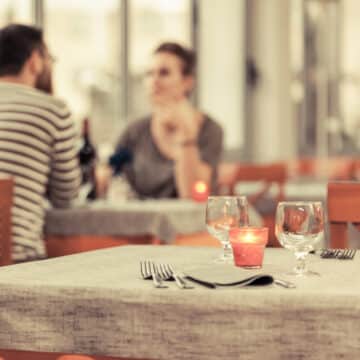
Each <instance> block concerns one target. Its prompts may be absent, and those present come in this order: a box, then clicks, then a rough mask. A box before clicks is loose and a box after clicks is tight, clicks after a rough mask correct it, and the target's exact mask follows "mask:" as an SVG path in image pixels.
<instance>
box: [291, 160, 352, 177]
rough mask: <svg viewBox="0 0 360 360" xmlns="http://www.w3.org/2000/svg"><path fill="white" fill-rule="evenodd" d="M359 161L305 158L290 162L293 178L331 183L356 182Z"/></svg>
mask: <svg viewBox="0 0 360 360" xmlns="http://www.w3.org/2000/svg"><path fill="white" fill-rule="evenodd" d="M358 165H359V163H358V161H357V160H355V159H354V158H352V157H346V156H337V157H326V158H318V157H317V158H313V157H305V158H298V159H295V160H292V161H289V162H288V167H289V174H290V175H291V177H295V178H296V177H304V176H305V177H314V178H323V179H329V180H330V181H339V180H355V179H356V174H355V173H356V171H357V170H358Z"/></svg>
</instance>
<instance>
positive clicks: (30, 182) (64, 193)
mask: <svg viewBox="0 0 360 360" xmlns="http://www.w3.org/2000/svg"><path fill="white" fill-rule="evenodd" d="M76 141H77V137H76V132H75V128H74V124H73V122H72V120H71V118H70V112H69V110H68V108H67V107H66V106H65V104H64V103H63V102H62V101H60V100H58V99H56V98H54V97H52V96H50V95H47V94H45V93H43V92H41V91H39V90H36V89H33V88H31V87H28V86H25V85H19V84H14V83H9V82H0V175H1V174H5V175H10V176H12V177H13V178H14V180H15V188H14V199H13V209H12V241H13V253H12V257H13V261H15V262H17V261H27V260H34V259H40V258H44V257H46V249H45V244H44V241H43V225H44V217H45V209H46V206H47V203H48V200H50V203H51V204H52V205H53V206H55V207H68V206H69V205H70V204H71V201H72V200H73V199H74V198H75V197H76V196H77V193H78V190H79V186H80V170H79V165H78V158H77V151H76ZM47 199H48V200H47Z"/></svg>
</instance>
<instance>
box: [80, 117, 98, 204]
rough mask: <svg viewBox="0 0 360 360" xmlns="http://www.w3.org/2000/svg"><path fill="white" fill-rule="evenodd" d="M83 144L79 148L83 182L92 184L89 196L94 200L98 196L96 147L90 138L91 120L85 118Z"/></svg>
mask: <svg viewBox="0 0 360 360" xmlns="http://www.w3.org/2000/svg"><path fill="white" fill-rule="evenodd" d="M82 140H83V143H82V146H81V148H80V150H79V162H80V166H81V170H82V184H83V185H85V184H89V185H91V190H90V191H89V193H88V196H87V198H88V199H89V200H93V199H95V198H96V184H95V165H96V149H95V146H94V145H93V144H92V142H91V138H90V120H89V118H85V119H84V122H83V127H82Z"/></svg>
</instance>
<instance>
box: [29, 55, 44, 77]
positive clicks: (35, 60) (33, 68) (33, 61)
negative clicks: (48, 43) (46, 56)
mask: <svg viewBox="0 0 360 360" xmlns="http://www.w3.org/2000/svg"><path fill="white" fill-rule="evenodd" d="M25 64H26V66H28V69H29V71H30V72H31V73H32V74H33V75H35V76H36V75H38V74H40V73H41V72H42V69H43V66H44V61H43V58H42V56H41V55H40V52H39V51H38V50H33V52H32V53H31V55H30V57H29V59H28V60H27V61H26V63H25Z"/></svg>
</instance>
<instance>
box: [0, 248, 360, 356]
mask: <svg viewBox="0 0 360 360" xmlns="http://www.w3.org/2000/svg"><path fill="white" fill-rule="evenodd" d="M219 251H220V249H216V248H210V247H176V246H172V245H164V246H150V245H137V246H134V245H129V246H122V247H114V248H109V249H101V250H96V251H90V252H85V253H81V254H75V255H70V256H64V257H58V258H54V259H47V260H42V261H36V262H31V263H22V264H16V265H11V266H4V267H1V268H0V304H1V311H0V349H3V350H8V351H10V350H12V351H14V350H16V351H31V352H48V353H49V352H50V353H51V352H56V353H75V354H90V355H99V356H100V355H101V356H110V357H114V358H131V359H159V360H168V359H172V360H184V359H196V360H215V359H219V358H221V359H228V360H232V359H234V360H235V359H236V360H237V359H265V358H266V359H276V360H278V359H314V360H315V359H316V360H319V359H335V358H341V359H356V358H357V356H358V354H359V353H360V335H359V334H360V322H359V321H358V317H359V316H360V258H359V257H358V256H355V258H354V259H353V260H339V259H322V258H320V256H319V255H316V254H314V255H312V254H310V255H309V256H308V266H309V267H310V269H311V270H312V271H313V272H316V273H318V274H317V275H314V276H309V277H294V276H290V275H288V272H289V270H290V269H291V268H292V267H293V266H294V263H295V257H294V255H293V253H292V252H291V251H289V250H285V249H281V248H280V249H279V248H267V249H265V255H264V262H263V267H262V269H261V270H251V269H248V270H246V269H242V268H236V267H235V266H234V265H233V264H217V263H215V262H214V258H215V257H216V256H217V255H218V253H219ZM144 260H150V261H153V262H156V263H169V264H171V265H172V266H173V268H175V269H176V271H178V272H179V273H181V274H183V275H186V274H191V273H192V272H193V271H195V270H196V269H199V268H200V269H208V276H210V277H211V274H212V272H213V271H214V272H216V271H218V270H219V269H221V270H223V269H225V270H228V269H232V271H235V272H236V273H237V271H239V274H240V273H241V274H243V273H244V272H248V274H249V276H251V274H253V272H254V271H257V272H259V271H260V272H261V273H263V274H268V275H271V276H272V277H273V278H276V279H280V280H281V279H282V280H286V281H291V282H292V283H293V284H294V285H295V288H291V289H289V288H284V287H280V286H278V285H276V284H275V283H272V284H269V285H266V286H260V285H259V286H246V287H239V286H221V287H220V286H218V287H216V288H208V287H204V286H202V285H200V284H198V283H193V288H192V289H186V290H184V289H181V288H179V287H177V285H176V283H175V282H166V284H167V285H168V287H167V288H161V289H160V288H156V287H155V286H154V283H153V281H152V280H144V279H143V278H142V276H141V273H140V262H141V261H144ZM219 267H220V268H219ZM1 355H2V351H0V357H1ZM7 359H9V360H13V359H17V358H16V357H15V358H11V357H9V358H6V360H7Z"/></svg>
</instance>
